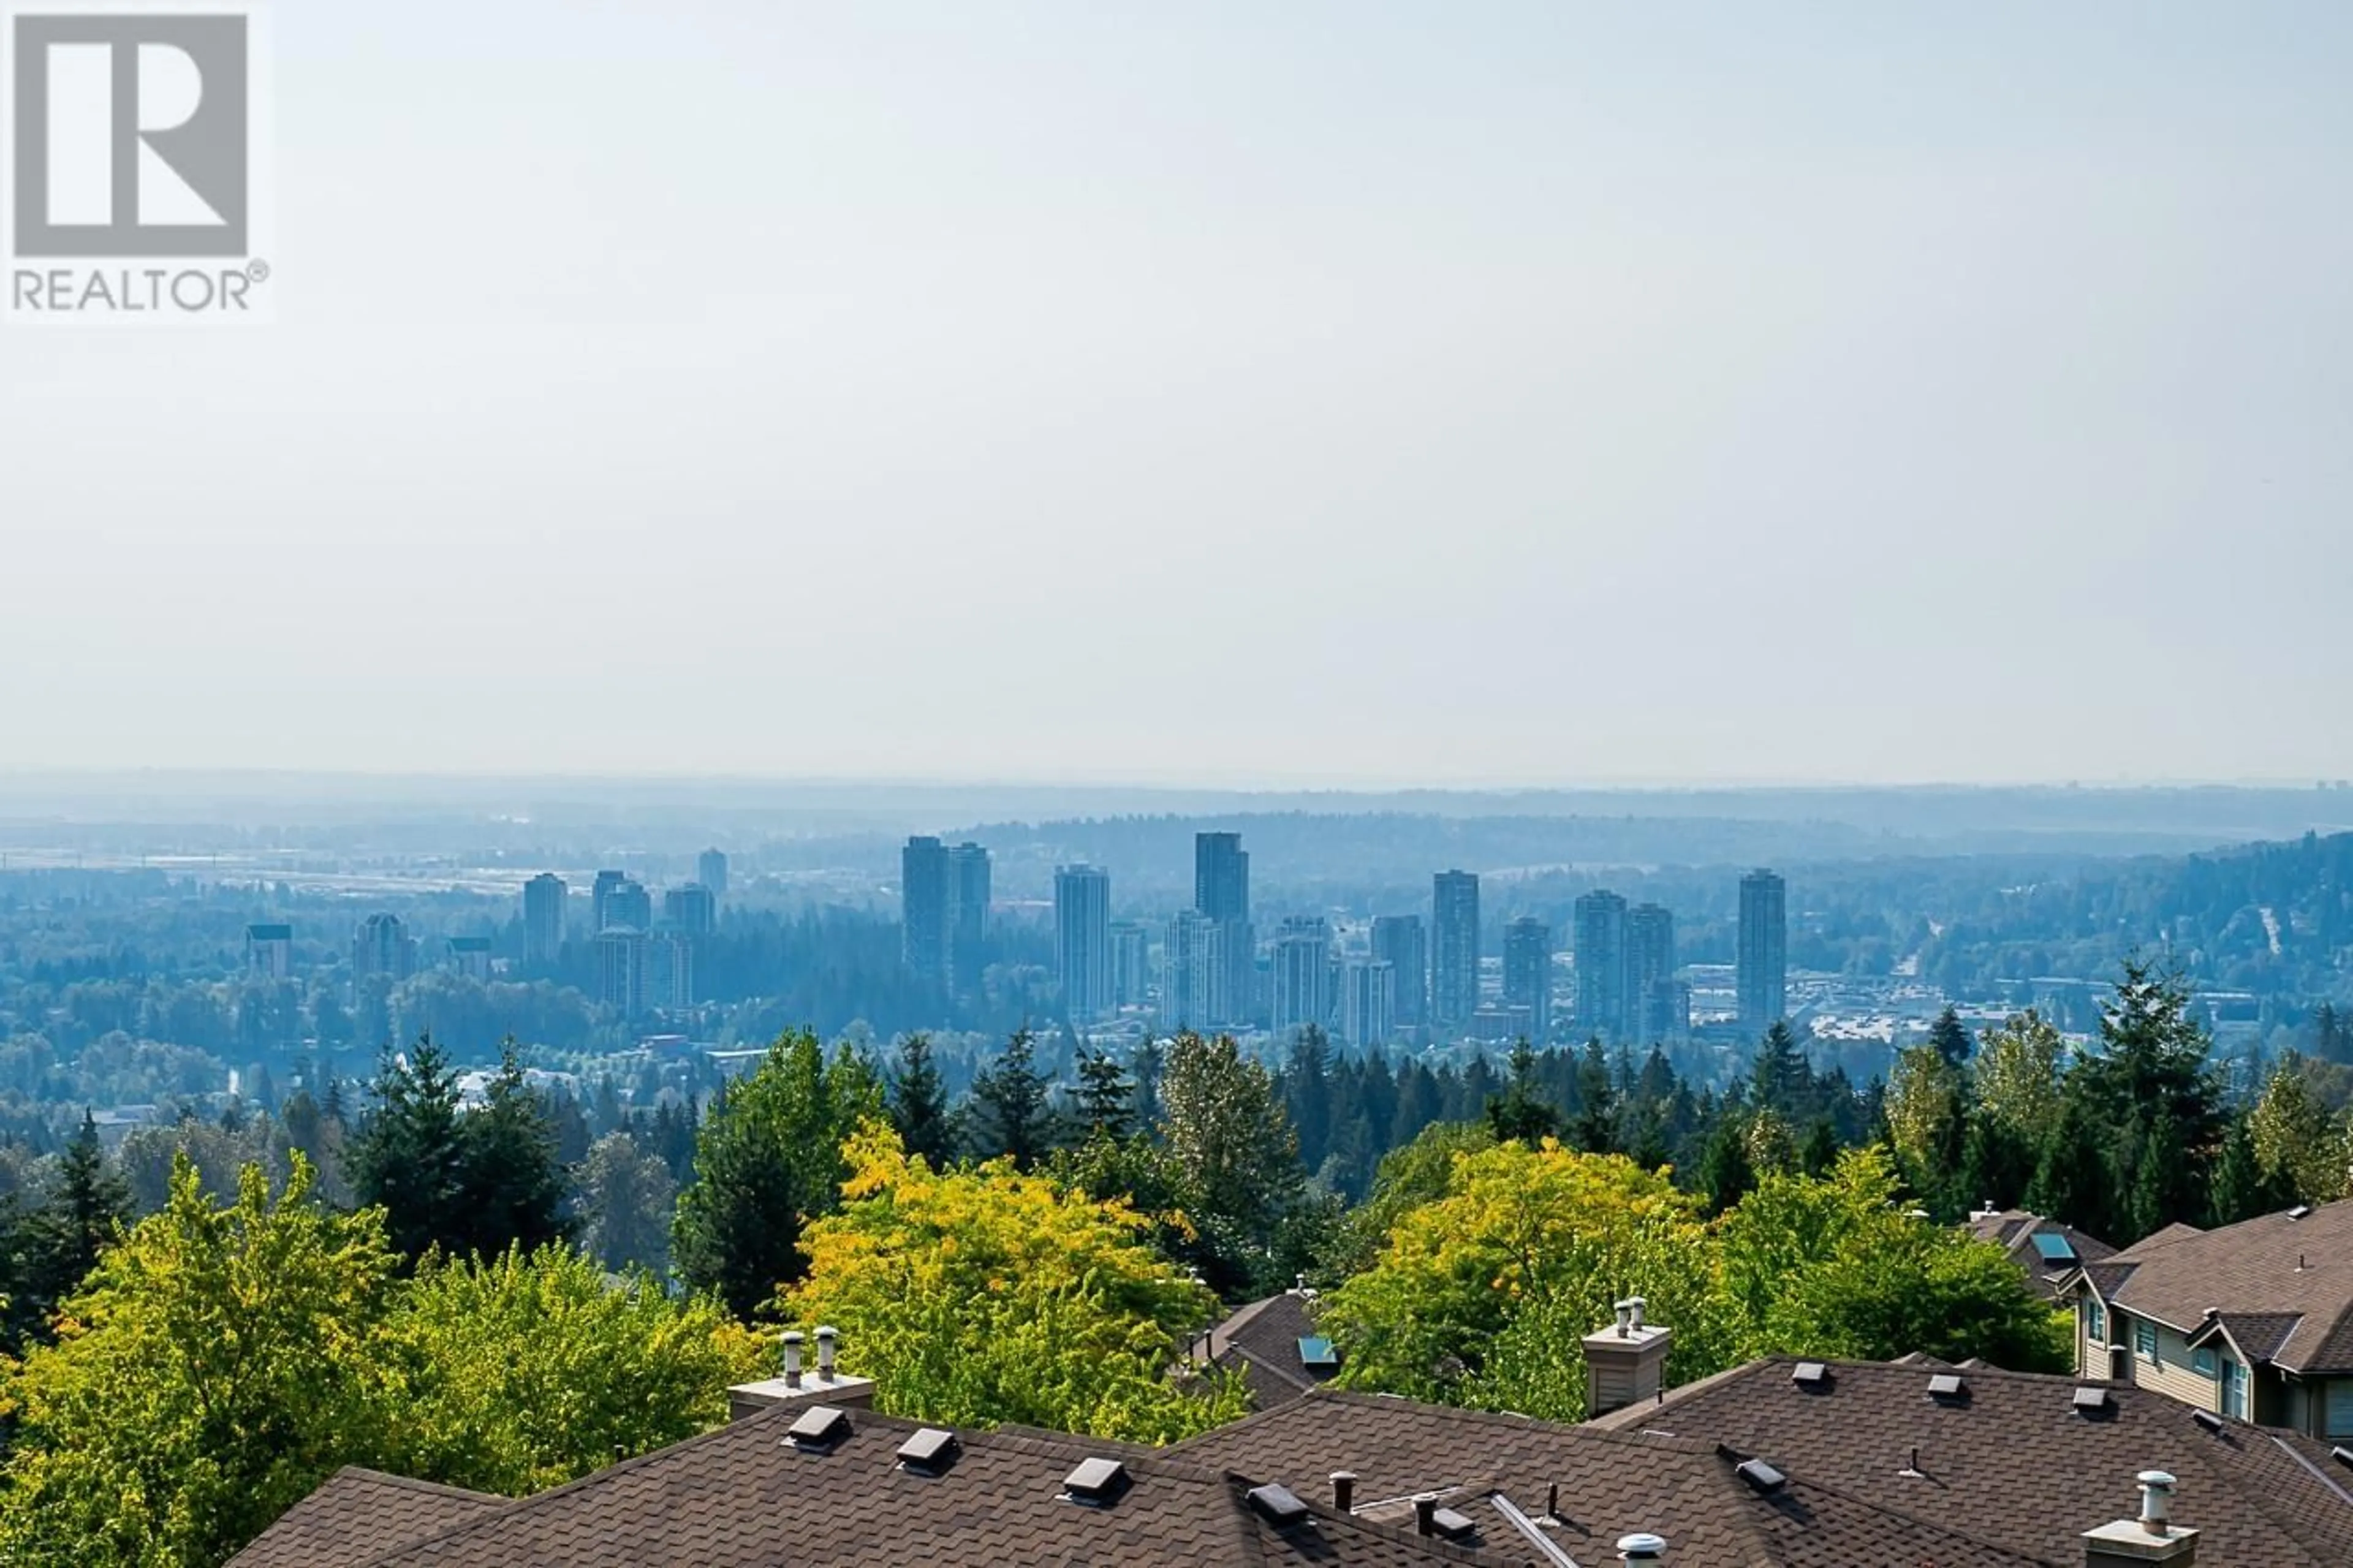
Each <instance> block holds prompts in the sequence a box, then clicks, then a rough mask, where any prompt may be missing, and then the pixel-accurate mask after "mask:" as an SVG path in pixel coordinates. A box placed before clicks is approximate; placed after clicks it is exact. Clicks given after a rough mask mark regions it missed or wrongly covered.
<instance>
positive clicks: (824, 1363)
mask: <svg viewBox="0 0 2353 1568" xmlns="http://www.w3.org/2000/svg"><path fill="white" fill-rule="evenodd" d="M840 1338H841V1331H840V1330H839V1329H837V1328H835V1327H834V1326H833V1325H832V1324H831V1323H819V1324H818V1326H817V1375H818V1381H819V1382H821V1383H831V1382H832V1381H833V1349H834V1345H835V1343H836V1342H838V1341H839V1339H840Z"/></svg>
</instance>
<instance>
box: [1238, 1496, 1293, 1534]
mask: <svg viewBox="0 0 2353 1568" xmlns="http://www.w3.org/2000/svg"><path fill="white" fill-rule="evenodd" d="M1247 1495H1248V1496H1249V1498H1250V1507H1251V1508H1253V1509H1255V1510H1258V1516H1259V1517H1260V1518H1261V1519H1263V1520H1265V1521H1267V1522H1268V1523H1269V1524H1271V1525H1272V1526H1274V1527H1275V1529H1277V1530H1289V1529H1290V1528H1291V1527H1292V1526H1293V1525H1294V1524H1298V1523H1300V1522H1301V1521H1303V1520H1305V1519H1306V1517H1307V1505H1306V1504H1305V1503H1303V1502H1301V1501H1300V1500H1299V1499H1298V1498H1296V1497H1294V1496H1293V1495H1292V1491H1291V1489H1290V1488H1288V1487H1253V1488H1251V1489H1250V1492H1249V1493H1248V1494H1247Z"/></svg>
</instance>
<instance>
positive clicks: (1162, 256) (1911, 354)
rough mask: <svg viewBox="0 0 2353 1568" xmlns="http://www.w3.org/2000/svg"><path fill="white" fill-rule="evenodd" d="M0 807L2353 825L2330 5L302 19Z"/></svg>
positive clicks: (26, 384) (110, 484)
mask: <svg viewBox="0 0 2353 1568" xmlns="http://www.w3.org/2000/svg"><path fill="white" fill-rule="evenodd" d="M275 33H276V50H277V69H276V79H277V83H278V99H279V105H278V114H277V124H278V147H277V161H278V164H279V169H280V180H279V184H280V208H281V215H282V216H281V228H282V230H283V233H284V237H285V240H286V244H287V254H286V255H284V256H283V257H280V258H273V260H275V261H277V262H278V264H279V267H278V269H279V272H280V276H281V279H283V281H284V285H285V289H286V293H285V297H284V299H283V300H282V302H281V305H280V320H279V321H278V323H277V324H276V325H274V326H271V327H268V328H261V329H257V330H253V331H221V332H205V331H176V332H147V331H114V332H79V331H38V332H33V331H24V332H12V333H10V334H8V335H7V337H6V340H5V342H0V542H5V556H0V560H5V587H6V588H7V589H9V590H10V592H8V594H7V595H6V599H5V606H6V613H5V615H0V672H5V673H0V704H5V712H6V714H7V718H8V723H7V739H6V741H5V744H0V770H24V769H42V770H54V769H101V770H115V769H125V768H148V767H154V768H163V769H166V770H174V771H176V770H183V769H222V768H230V769H238V768H264V769H274V770H285V771H290V772H295V773H306V772H313V771H316V772H322V773H379V774H381V773H403V774H423V775H435V774H468V775H496V776H502V777H528V778H546V777H563V776H573V777H583V776H585V777H607V778H610V777H621V776H628V775H638V776H646V777H652V778H661V779H686V778H692V777H698V776H705V775H710V776H719V777H726V778H733V779H739V780H740V779H747V778H750V779H762V778H789V777H794V776H798V777H802V778H815V779H819V780H822V781H824V782H827V783H833V784H846V783H850V782H855V781H863V780H877V779H895V780H905V781H909V782H917V781H925V780H928V781H933V782H938V783H943V784H953V783H977V782H980V781H983V780H993V781H998V782H1018V781H1022V780H1036V781H1054V782H1056V783H1059V784H1077V783H1082V782H1083V783H1084V784H1087V785H1090V786H1102V787H1116V786H1119V785H1123V784H1124V785H1134V784H1171V785H1179V786H1185V787H1194V788H1204V787H1235V786H1255V787H1261V788H1269V789H1297V788H1302V787H1348V788H1357V789H1386V788H1394V787H1398V786H1400V785H1420V786H1433V787H1455V788H1496V789H1512V788H1525V787H1548V786H1556V785H1559V786H1568V787H1576V786H1577V785H1582V786H1585V787H1599V788H1622V787H1627V786H1628V785H1629V784H1633V783H1635V782H1637V781H1641V782H1645V783H1655V784H1669V782H1670V781H1672V787H1720V786H1723V785H1725V784H1733V783H1736V782H1738V781H1755V782H1757V783H1769V784H1782V785H1789V784H1852V785H1857V786H1866V787H1868V786H1876V785H1883V784H1897V783H1903V782H1906V781H1915V780H1916V781H1929V780H1935V781H1941V782H1943V783H1947V784H1978V783H1992V782H2004V781H2016V780H2030V779H2041V780H2047V781H2050V782H2052V783H2054V784H2056V783H2063V782H2066V781H2069V780H2081V781H2083V782H2084V783H2085V784H2094V783H2101V782H2116V781H2155V780H2179V779H2192V780H2197V779H2243V780H2277V781H2284V782H2288V783H2294V784H2303V785H2305V786H2306V787H2309V785H2310V784H2311V783H2312V782H2313V781H2315V780H2319V779H2337V778H2342V777H2346V776H2348V775H2353V728H2348V727H2347V726H2346V725H2344V724H2343V723H2342V722H2331V721H2327V717H2326V716H2327V714H2328V713H2331V712H2337V713H2339V714H2340V715H2341V714H2342V713H2343V711H2344V710H2345V700H2344V693H2343V689H2342V687H2343V682H2344V679H2345V677H2346V672H2347V671H2348V670H2353V616H2348V615H2347V614H2346V613H2345V591H2346V587H2347V585H2348V584H2353V536H2348V530H2347V529H2346V528H2345V526H2344V519H2345V516H2346V514H2347V504H2346V503H2347V500H2348V496H2353V444H2348V442H2346V441H2345V440H2344V438H2343V436H2344V431H2345V429H2346V426H2347V416H2348V412H2353V291H2348V289H2346V288H2345V286H2344V279H2346V278H2347V277H2348V275H2353V265H2348V264H2353V209H2348V207H2347V205H2346V204H2344V203H2343V202H2341V201H2339V200H2336V199H2334V195H2335V193H2337V191H2339V190H2340V189H2341V187H2342V182H2343V170H2344V167H2345V164H2346V159H2347V155H2348V151H2353V95H2348V94H2347V93H2346V92H2345V91H2344V90H2343V83H2344V82H2345V80H2346V79H2348V75H2353V70H2348V68H2353V10H2348V9H2347V8H2345V7H2342V6H2331V5H2321V4H2285V3H2283V4H2259V5H2249V6H2242V7H2231V8H2227V9H2226V8H2220V7H2211V6H2201V5H2189V4H2156V5H2150V4H2131V5H2127V4H2121V3H2103V4H2087V5H2077V6H2070V7H2066V8H2064V9H2054V8H2050V7H2044V6H2036V5H2025V4H2021V3H2002V4H1992V5H1980V6H1976V7H1971V8H1968V10H1966V11H1930V10H1927V9H1925V8H1906V9H1903V10H1891V9H1889V8H1886V7H1880V6H1872V5H1862V4H1840V5H1824V6H1819V7H1809V8H1806V9H1805V10H1804V11H1802V12H1796V11H1791V12H1779V13H1774V14H1770V15H1767V14H1765V13H1763V12H1760V11H1757V10H1754V9H1750V8H1742V7H1736V6H1732V5H1714V6H1705V7H1702V9H1701V12H1700V13H1693V14H1679V15H1678V16H1675V17H1672V18H1670V17H1666V16H1658V15H1651V14H1643V13H1639V12H1635V11H1632V10H1630V9H1627V8H1605V7H1600V6H1592V5H1535V4H1520V3H1499V4H1496V5H1489V6H1483V7H1480V8H1478V9H1477V10H1475V11H1470V12H1465V11H1462V10H1461V9H1459V8H1440V7H1435V6H1409V7H1402V8H1384V9H1381V10H1378V11H1374V10H1367V9H1366V8H1362V7H1350V6H1342V5H1335V4H1303V5H1297V6H1293V7H1286V8H1284V9H1283V10H1282V11H1281V12H1279V13H1273V14H1269V13H1265V12H1263V11H1261V10H1259V9H1256V8H1251V7H1243V6H1239V5H1205V6H1200V7H1192V8H1187V10H1186V11H1184V12H1183V13H1181V14H1176V13H1169V12H1166V11H1160V10H1155V9H1149V8H1145V7H1140V6H1126V5H1110V6H1100V5H1095V6H1079V5H1036V6H1030V7H1026V8H1024V9H1022V10H1020V11H1018V12H1012V11H1004V10H992V11H990V12H987V13H986V14H984V13H980V12H976V11H973V10H970V9H968V8H961V7H955V6H951V5H906V6H901V7H894V8H892V10H890V11H888V12H881V11H861V12H855V13H843V12H841V11H839V10H838V9H828V8H821V7H817V6H813V5H797V4H794V5H765V4H764V5H754V4H752V3H751V0H688V3H684V4H680V5H670V6H666V7H662V8H660V9H659V10H648V9H639V8H629V7H617V6H616V7H581V6H577V5H564V4H562V3H561V0H509V3H507V4H503V5H500V6H498V7H496V8H495V9H491V10H484V9H482V8H480V7H474V6H466V5H459V4H457V3H456V0H417V3H413V4H408V5H401V6H396V7H394V6H379V7H349V6H311V7H301V8H297V7H293V6H282V7H279V8H278V15H277V17H276V23H275Z"/></svg>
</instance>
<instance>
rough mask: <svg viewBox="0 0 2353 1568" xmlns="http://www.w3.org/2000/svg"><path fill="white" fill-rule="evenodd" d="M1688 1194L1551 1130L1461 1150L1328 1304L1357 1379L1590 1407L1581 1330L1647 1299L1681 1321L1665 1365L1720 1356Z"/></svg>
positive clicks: (1481, 1402)
mask: <svg viewBox="0 0 2353 1568" xmlns="http://www.w3.org/2000/svg"><path fill="white" fill-rule="evenodd" d="M1709 1256H1710V1246H1709V1235H1708V1230H1707V1226H1705V1224H1704V1222H1703V1221H1702V1220H1701V1218H1700V1211H1699V1207H1698V1203H1697V1200H1696V1199H1694V1198H1693V1197H1691V1196H1690V1195H1688V1194H1683V1193H1680V1192H1678V1191H1676V1190H1675V1187H1674V1185H1673V1184H1672V1182H1670V1181H1669V1180H1668V1179H1667V1177H1666V1175H1665V1174H1664V1173H1657V1172H1651V1171H1645V1170H1643V1169H1642V1168H1641V1166H1639V1165H1637V1164H1635V1163H1633V1162H1632V1161H1631V1160H1629V1159H1626V1158H1625V1157H1623V1156H1622V1155H1614V1154H1611V1155H1603V1154H1582V1153H1578V1152H1575V1151H1572V1150H1568V1149H1564V1148H1563V1147H1561V1145H1560V1144H1559V1143H1558V1142H1556V1141H1555V1140H1552V1139H1546V1140H1545V1141H1544V1142H1542V1143H1541V1144H1539V1145H1538V1146H1537V1147H1535V1148H1533V1149H1532V1148H1530V1147H1528V1146H1527V1145H1526V1144H1525V1143H1518V1142H1511V1143H1502V1144H1496V1145H1493V1146H1492V1147H1488V1148H1483V1149H1471V1150H1467V1151H1465V1152H1459V1153H1457V1154H1455V1155H1454V1157H1453V1162H1452V1167H1451V1172H1450V1173H1449V1175H1448V1177H1447V1181H1446V1187H1445V1192H1444V1194H1443V1195H1442V1196H1440V1197H1439V1198H1437V1199H1436V1200H1435V1201H1433V1202H1430V1203H1427V1204H1423V1205H1420V1206H1419V1207H1416V1208H1411V1209H1409V1210H1407V1211H1405V1212H1404V1213H1403V1214H1401V1215H1398V1217H1397V1218H1396V1219H1395V1220H1394V1221H1393V1222H1392V1224H1391V1226H1390V1230H1389V1236H1388V1245H1387V1246H1386V1247H1385V1248H1384V1249H1383V1250H1382V1252H1381V1254H1380V1256H1379V1258H1378V1260H1377V1262H1376V1263H1375V1264H1374V1265H1373V1267H1372V1268H1369V1269H1367V1270H1366V1271H1365V1272H1364V1273H1362V1274H1359V1275H1357V1276H1356V1278H1354V1279H1350V1280H1349V1281H1348V1282H1347V1283H1346V1284H1345V1285H1343V1286H1341V1287H1340V1288H1339V1289H1336V1290H1335V1291H1334V1292H1332V1293H1331V1294H1330V1295H1329V1296H1327V1297H1326V1298H1325V1299H1324V1312H1323V1317H1322V1321H1323V1323H1324V1326H1325V1327H1326V1328H1328V1329H1329V1330H1330V1331H1332V1332H1333V1333H1334V1334H1335V1337H1336V1338H1337V1339H1338V1340H1339V1342H1340V1343H1341V1345H1342V1349H1343V1357H1344V1359H1343V1371H1342V1373H1341V1378H1342V1381H1343V1382H1344V1383H1345V1384H1347V1385H1349V1386H1352V1387H1356V1388H1367V1389H1383V1390H1387V1391H1388V1392H1391V1393H1397V1394H1410V1395H1413V1396H1415V1397H1418V1398H1423V1399H1434V1400H1440V1401H1443V1402H1446V1403H1450V1404H1458V1405H1472V1406H1477V1407H1482V1408H1489V1409H1510V1410H1517V1411H1521V1412H1523V1413H1525V1414H1527V1415H1543V1416H1549V1417H1552V1418H1556V1419H1568V1420H1577V1419H1581V1418H1582V1417H1583V1415H1584V1414H1585V1368H1584V1363H1583V1357H1582V1353H1581V1352H1580V1349H1579V1346H1578V1341H1579V1339H1581V1338H1582V1337H1583V1336H1584V1335H1586V1334H1588V1333H1591V1332H1592V1331H1594V1330H1595V1329H1596V1328H1598V1327H1599V1326H1600V1325H1601V1324H1603V1323H1606V1322H1609V1321H1611V1308H1612V1305H1613V1303H1614V1302H1616V1301H1617V1300H1621V1299H1623V1298H1625V1297H1627V1296H1641V1297H1643V1298H1645V1299H1646V1300H1648V1301H1649V1302H1650V1303H1651V1318H1652V1319H1653V1320H1654V1321H1660V1322H1664V1323H1668V1324H1671V1325H1672V1327H1673V1328H1674V1330H1675V1342H1674V1345H1673V1348H1672V1355H1671V1361H1670V1371H1669V1375H1670V1376H1671V1377H1672V1378H1673V1379H1675V1380H1676V1381H1683V1380H1684V1379H1687V1378H1691V1377H1698V1376H1704V1375H1705V1374H1706V1373H1711V1372H1715V1371H1716V1370H1718V1369H1719V1368H1720V1367H1722V1366H1723V1365H1724V1364H1725V1362H1724V1353H1723V1339H1722V1334H1721V1332H1720V1331H1719V1329H1718V1327H1717V1319H1718V1316H1719V1314H1718V1313H1717V1312H1716V1310H1715V1304H1714V1302H1713V1300H1712V1299H1711V1294H1712V1290H1711V1285H1712V1282H1711V1279H1710V1275H1711V1272H1712V1270H1711V1268H1710V1264H1709Z"/></svg>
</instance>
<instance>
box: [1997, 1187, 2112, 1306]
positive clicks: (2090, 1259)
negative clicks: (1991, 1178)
mask: <svg viewBox="0 0 2353 1568" xmlns="http://www.w3.org/2000/svg"><path fill="white" fill-rule="evenodd" d="M1969 1234H1970V1235H1971V1236H1974V1237H1977V1238H1978V1240H1979V1241H1988V1242H1991V1243H1992V1244H1993V1245H1994V1246H1996V1247H2000V1248H2001V1249H2002V1251H2004V1252H2006V1253H2008V1254H2009V1255H2010V1261H2011V1262H2013V1263H2015V1264H2017V1265H2018V1266H2019V1267H2020V1268H2023V1269H2025V1270H2026V1276H2027V1278H2028V1279H2030V1280H2031V1281H2032V1282H2033V1285H2034V1288H2035V1290H2036V1293H2037V1294H2039V1295H2041V1296H2042V1297H2043V1298H2044V1299H2046V1300H2057V1299H2058V1297H2059V1296H2060V1294H2061V1292H2062V1290H2063V1288H2064V1286H2065V1285H2066V1283H2067V1281H2068V1280H2069V1279H2071V1278H2073V1275H2074V1273H2075V1271H2076V1270H2077V1269H2078V1268H2082V1267H2083V1266H2084V1265H2085V1264H2087V1263H2099V1262H2102V1261H2104V1260H2105V1259H2106V1258H2110V1257H2112V1256H2114V1254H2115V1252H2116V1248H2115V1247H2110V1246H2109V1245H2108V1244H2107V1243H2106V1242H2105V1241H2102V1240H2101V1239H2100V1238H2099V1237H2096V1236H2091V1235H2087V1234H2086V1233H2084V1232H2083V1231H2080V1230H2077V1229H2076V1228H2075V1227H2074V1226H2072V1225H2063V1224H2061V1223H2060V1222H2059V1221H2057V1220H2055V1219H2046V1218H2044V1217H2043V1216H2042V1215H2039V1214H2033V1213H2031V1212H2029V1211H2028V1210H2025V1209H2000V1210H1983V1211H1980V1212H1978V1213H1975V1214H1972V1215H1969ZM2042 1238H2048V1239H2042Z"/></svg>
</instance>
